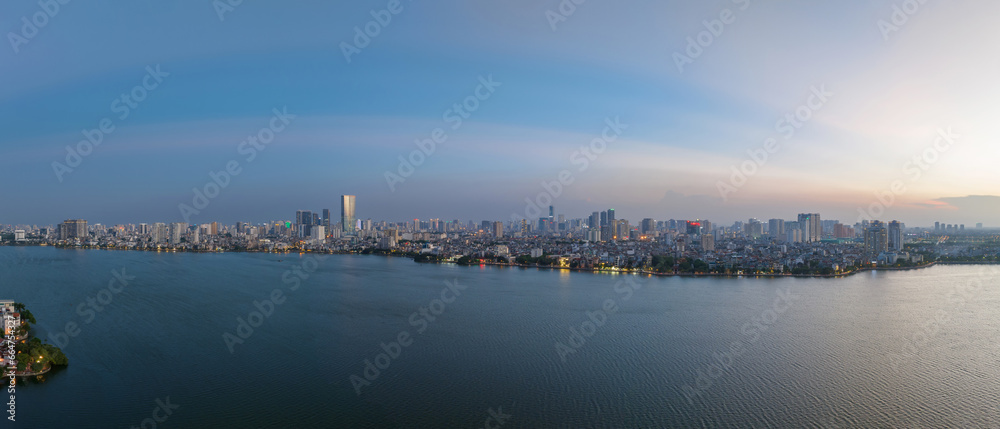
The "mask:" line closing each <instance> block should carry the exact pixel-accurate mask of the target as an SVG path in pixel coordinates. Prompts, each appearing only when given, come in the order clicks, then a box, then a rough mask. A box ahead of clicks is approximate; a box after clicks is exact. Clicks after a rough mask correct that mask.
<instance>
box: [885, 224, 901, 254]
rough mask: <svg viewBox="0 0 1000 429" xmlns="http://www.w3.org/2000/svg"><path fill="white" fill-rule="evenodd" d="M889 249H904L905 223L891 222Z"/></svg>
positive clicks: (898, 250) (897, 250)
mask: <svg viewBox="0 0 1000 429" xmlns="http://www.w3.org/2000/svg"><path fill="white" fill-rule="evenodd" d="M888 247H889V250H892V251H896V252H900V251H902V250H903V224H901V223H899V221H895V220H894V221H892V222H889V243H888Z"/></svg>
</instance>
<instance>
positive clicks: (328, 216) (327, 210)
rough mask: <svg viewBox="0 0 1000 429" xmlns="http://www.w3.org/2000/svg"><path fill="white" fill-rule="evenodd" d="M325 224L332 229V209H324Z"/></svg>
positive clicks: (328, 228) (327, 228)
mask: <svg viewBox="0 0 1000 429" xmlns="http://www.w3.org/2000/svg"><path fill="white" fill-rule="evenodd" d="M323 226H324V227H325V228H326V230H327V231H329V230H330V209H323Z"/></svg>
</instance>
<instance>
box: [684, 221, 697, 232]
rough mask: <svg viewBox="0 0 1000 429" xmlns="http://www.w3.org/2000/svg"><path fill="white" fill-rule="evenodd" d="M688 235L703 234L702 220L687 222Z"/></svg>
mask: <svg viewBox="0 0 1000 429" xmlns="http://www.w3.org/2000/svg"><path fill="white" fill-rule="evenodd" d="M685 231H686V232H687V235H699V234H701V222H692V221H688V222H687V228H686V229H685Z"/></svg>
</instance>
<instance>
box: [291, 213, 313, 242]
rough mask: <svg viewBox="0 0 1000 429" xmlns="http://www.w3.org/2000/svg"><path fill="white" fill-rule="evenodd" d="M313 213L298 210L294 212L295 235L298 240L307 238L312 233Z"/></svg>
mask: <svg viewBox="0 0 1000 429" xmlns="http://www.w3.org/2000/svg"><path fill="white" fill-rule="evenodd" d="M312 225H313V212H311V211H309V210H299V211H296V212H295V233H296V235H297V236H298V237H299V238H309V236H310V235H311V233H312Z"/></svg>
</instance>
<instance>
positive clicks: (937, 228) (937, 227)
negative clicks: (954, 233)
mask: <svg viewBox="0 0 1000 429" xmlns="http://www.w3.org/2000/svg"><path fill="white" fill-rule="evenodd" d="M940 231H941V222H934V232H940Z"/></svg>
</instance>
